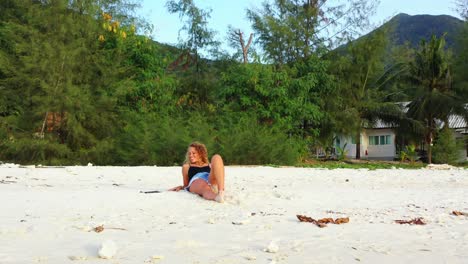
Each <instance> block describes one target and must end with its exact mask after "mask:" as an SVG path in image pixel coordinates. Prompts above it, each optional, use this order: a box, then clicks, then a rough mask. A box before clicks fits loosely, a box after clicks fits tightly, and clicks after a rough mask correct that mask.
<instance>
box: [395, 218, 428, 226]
mask: <svg viewBox="0 0 468 264" xmlns="http://www.w3.org/2000/svg"><path fill="white" fill-rule="evenodd" d="M395 223H397V224H400V225H404V224H409V225H425V224H426V223H425V222H424V218H422V217H418V218H414V219H411V220H395Z"/></svg>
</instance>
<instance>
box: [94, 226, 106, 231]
mask: <svg viewBox="0 0 468 264" xmlns="http://www.w3.org/2000/svg"><path fill="white" fill-rule="evenodd" d="M93 231H94V232H96V233H101V232H102V231H104V225H100V226H96V227H95V228H93Z"/></svg>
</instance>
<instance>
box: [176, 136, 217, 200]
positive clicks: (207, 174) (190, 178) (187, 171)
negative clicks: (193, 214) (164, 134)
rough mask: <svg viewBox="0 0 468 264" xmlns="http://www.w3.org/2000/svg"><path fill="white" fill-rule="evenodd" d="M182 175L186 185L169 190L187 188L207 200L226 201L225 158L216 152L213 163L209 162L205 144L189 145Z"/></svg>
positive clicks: (194, 143) (212, 159) (195, 143)
mask: <svg viewBox="0 0 468 264" xmlns="http://www.w3.org/2000/svg"><path fill="white" fill-rule="evenodd" d="M182 177H183V181H184V185H182V186H177V187H174V188H171V189H169V191H176V192H178V191H180V190H182V189H185V190H187V191H189V192H192V193H196V194H198V195H200V196H202V197H203V198H205V199H207V200H215V201H217V202H220V203H223V202H224V163H223V159H222V158H221V156H220V155H218V154H216V155H214V156H213V157H212V158H211V163H208V151H207V150H206V146H205V145H203V144H201V143H199V142H193V143H192V144H190V145H189V147H188V149H187V154H186V157H185V162H184V165H183V166H182ZM218 190H219V191H218Z"/></svg>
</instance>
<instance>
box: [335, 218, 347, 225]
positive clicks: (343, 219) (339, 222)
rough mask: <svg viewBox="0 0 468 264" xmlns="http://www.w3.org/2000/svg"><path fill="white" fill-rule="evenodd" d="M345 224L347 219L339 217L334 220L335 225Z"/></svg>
mask: <svg viewBox="0 0 468 264" xmlns="http://www.w3.org/2000/svg"><path fill="white" fill-rule="evenodd" d="M346 223H349V217H341V218H337V219H335V224H337V225H341V224H346Z"/></svg>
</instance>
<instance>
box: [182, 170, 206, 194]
mask: <svg viewBox="0 0 468 264" xmlns="http://www.w3.org/2000/svg"><path fill="white" fill-rule="evenodd" d="M208 176H210V173H209V172H199V173H197V174H195V175H193V177H192V179H191V180H190V182H189V184H188V186H187V187H185V190H187V191H189V189H190V185H192V183H193V182H194V181H195V180H197V179H202V180H204V181H205V182H206V183H208V185H210V182H209V181H208Z"/></svg>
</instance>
